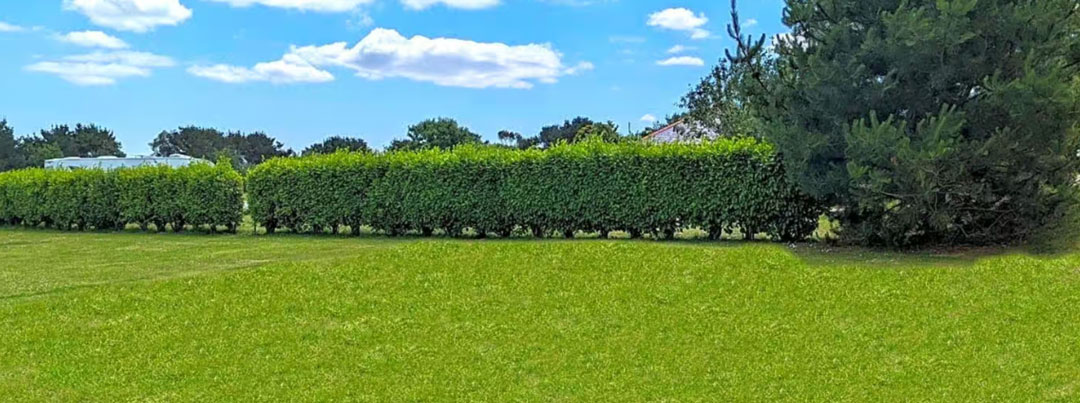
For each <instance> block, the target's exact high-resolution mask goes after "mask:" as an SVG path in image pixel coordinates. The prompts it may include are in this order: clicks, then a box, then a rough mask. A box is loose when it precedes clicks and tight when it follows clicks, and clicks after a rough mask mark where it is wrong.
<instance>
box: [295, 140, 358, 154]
mask: <svg viewBox="0 0 1080 403" xmlns="http://www.w3.org/2000/svg"><path fill="white" fill-rule="evenodd" d="M338 150H346V151H349V152H371V148H369V147H368V143H367V142H366V141H364V139H360V138H354V137H341V136H333V137H330V138H328V139H326V140H323V142H321V143H318V144H313V145H311V146H310V147H308V148H307V149H305V150H304V155H313V154H332V153H335V152H337V151H338Z"/></svg>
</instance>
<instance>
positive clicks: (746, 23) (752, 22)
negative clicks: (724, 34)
mask: <svg viewBox="0 0 1080 403" xmlns="http://www.w3.org/2000/svg"><path fill="white" fill-rule="evenodd" d="M757 24H758V20H756V19H753V18H750V19H747V20H746V21H743V22H742V26H743V28H750V27H753V26H756V25H757Z"/></svg>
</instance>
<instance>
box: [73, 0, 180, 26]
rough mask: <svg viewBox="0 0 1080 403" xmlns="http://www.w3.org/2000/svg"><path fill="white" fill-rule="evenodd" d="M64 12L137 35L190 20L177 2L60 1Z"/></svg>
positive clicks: (130, 0) (121, 0)
mask: <svg viewBox="0 0 1080 403" xmlns="http://www.w3.org/2000/svg"><path fill="white" fill-rule="evenodd" d="M64 8H65V9H67V10H72V11H77V12H79V13H82V14H83V15H85V16H86V17H87V18H89V19H90V22H92V23H94V24H95V25H100V26H103V27H108V28H112V29H115V30H119V31H131V32H139V33H142V32H149V31H152V30H153V29H154V28H156V27H158V26H162V25H179V24H180V23H181V22H184V20H187V19H188V18H191V10H190V9H188V8H187V7H184V5H182V4H180V0H64Z"/></svg>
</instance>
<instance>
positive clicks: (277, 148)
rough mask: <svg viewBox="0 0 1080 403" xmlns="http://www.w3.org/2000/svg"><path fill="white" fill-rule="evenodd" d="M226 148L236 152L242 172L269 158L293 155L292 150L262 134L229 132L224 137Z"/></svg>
mask: <svg viewBox="0 0 1080 403" xmlns="http://www.w3.org/2000/svg"><path fill="white" fill-rule="evenodd" d="M225 143H226V144H227V148H228V149H231V150H233V151H235V152H236V155H238V156H239V157H240V161H239V165H236V164H234V165H233V166H239V167H242V168H243V170H246V169H247V168H250V167H253V166H256V165H259V164H261V163H263V161H266V160H268V159H270V158H274V157H287V156H290V155H293V154H294V152H293V151H292V150H289V149H286V148H285V145H284V144H282V143H281V142H280V141H278V140H277V139H274V138H273V137H270V136H268V135H266V133H263V132H254V133H251V134H244V133H240V132H230V133H229V134H228V135H226V136H225Z"/></svg>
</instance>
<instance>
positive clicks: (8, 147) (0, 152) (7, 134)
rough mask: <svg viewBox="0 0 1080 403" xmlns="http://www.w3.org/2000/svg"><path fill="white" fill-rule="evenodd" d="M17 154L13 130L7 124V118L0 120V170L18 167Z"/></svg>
mask: <svg viewBox="0 0 1080 403" xmlns="http://www.w3.org/2000/svg"><path fill="white" fill-rule="evenodd" d="M18 164H19V162H18V154H17V153H16V152H15V130H13V129H12V128H11V126H8V122H7V120H0V171H8V170H11V169H15V168H16V167H18Z"/></svg>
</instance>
